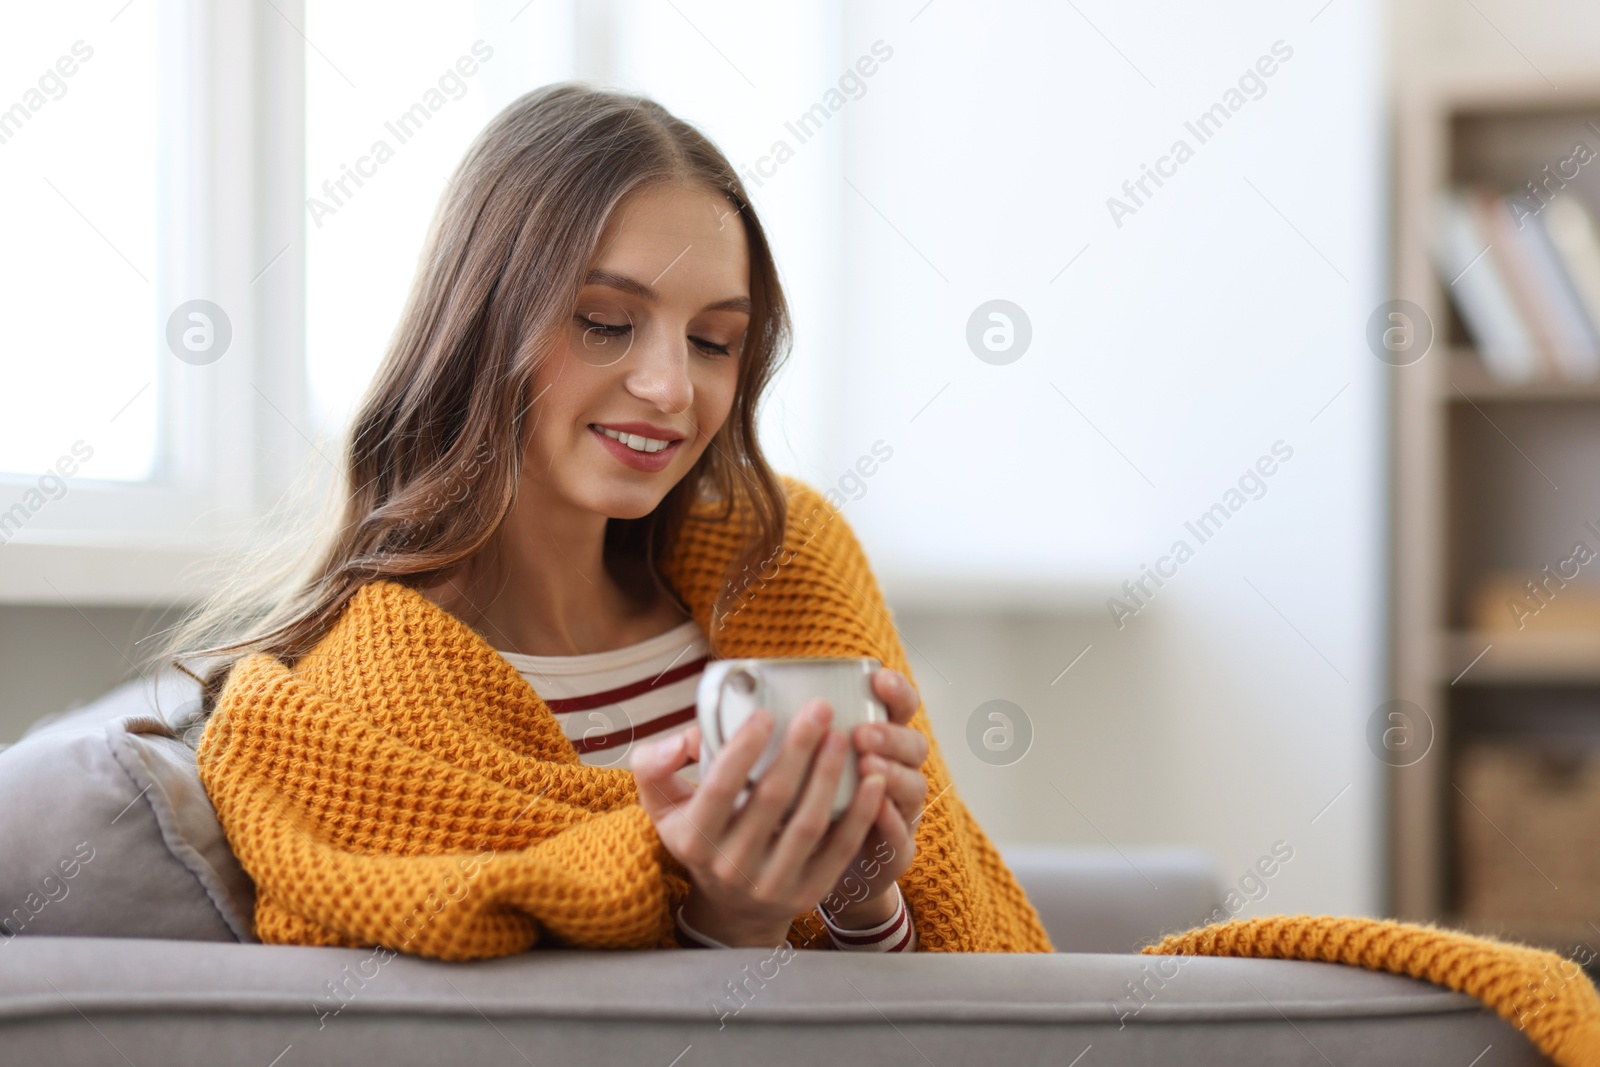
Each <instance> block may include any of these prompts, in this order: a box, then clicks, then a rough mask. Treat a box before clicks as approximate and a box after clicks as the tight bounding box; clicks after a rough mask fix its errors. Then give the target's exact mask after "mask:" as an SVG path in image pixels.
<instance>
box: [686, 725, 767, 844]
mask: <svg viewBox="0 0 1600 1067" xmlns="http://www.w3.org/2000/svg"><path fill="white" fill-rule="evenodd" d="M772 730H773V720H772V714H771V712H769V711H767V710H766V709H765V708H757V709H756V711H755V712H754V714H752V715H751V716H750V718H748V719H746V720H745V721H744V723H743V724H742V725H741V726H740V727H739V729H737V730H735V731H734V734H733V736H732V737H731V738H729V739H728V741H727V743H726V744H724V745H723V746H722V748H721V749H720V750H718V752H717V756H716V758H715V759H713V760H712V761H711V767H710V770H708V771H706V772H704V773H703V774H702V776H701V779H700V788H699V789H696V790H695V791H694V800H693V802H692V818H693V819H694V820H695V825H696V826H698V827H700V829H701V831H702V832H703V833H704V834H705V835H706V837H708V838H709V839H711V840H714V841H720V840H722V838H723V835H724V833H725V832H726V830H727V828H728V824H729V823H730V822H732V821H733V818H734V811H733V802H734V800H735V799H736V798H737V797H738V795H739V792H740V791H741V790H742V789H744V787H745V783H746V782H748V781H749V780H750V768H752V767H754V766H755V764H756V760H758V759H760V758H761V753H762V752H763V751H764V750H765V749H766V747H767V740H768V738H769V737H770V736H771V734H772Z"/></svg>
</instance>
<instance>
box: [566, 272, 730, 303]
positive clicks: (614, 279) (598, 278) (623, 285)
mask: <svg viewBox="0 0 1600 1067" xmlns="http://www.w3.org/2000/svg"><path fill="white" fill-rule="evenodd" d="M583 283H584V284H585V285H604V286H606V287H607V288H610V289H617V290H620V291H622V292H624V293H632V294H633V295H634V296H637V297H640V298H642V299H644V300H648V301H649V302H650V303H652V304H654V303H656V302H657V301H658V300H660V299H661V295H660V294H659V293H657V292H656V291H655V290H654V289H652V288H650V287H649V286H648V285H646V284H645V283H644V282H641V281H635V280H634V279H632V278H630V277H628V276H627V275H626V274H618V273H616V272H615V271H609V270H602V269H600V268H598V267H596V268H594V269H593V270H590V271H589V273H588V274H587V275H586V276H585V277H584V279H583ZM702 310H705V311H742V312H744V313H745V314H746V315H749V314H751V313H752V312H753V310H754V308H753V307H752V305H751V303H750V298H749V297H748V296H730V297H727V298H725V299H722V300H718V301H717V302H716V303H714V304H707V305H706V306H705V307H704V308H703V309H702Z"/></svg>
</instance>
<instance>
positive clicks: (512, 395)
mask: <svg viewBox="0 0 1600 1067" xmlns="http://www.w3.org/2000/svg"><path fill="white" fill-rule="evenodd" d="M788 337H789V320H788V315H787V310H786V306H785V303H784V299H783V295H782V291H781V289H780V287H779V284H778V276H777V269H776V267H775V265H774V263H773V260H772V256H771V253H770V250H769V248H768V244H767V240H766V236H765V234H764V232H763V230H762V228H761V224H760V222H759V220H758V219H757V217H756V215H755V212H754V211H753V210H752V209H751V207H750V205H749V203H748V201H747V200H746V198H745V196H744V191H743V188H742V186H741V185H740V182H739V180H738V177H737V175H736V174H735V172H734V170H733V168H732V167H731V166H730V165H729V163H728V161H727V160H726V159H725V158H724V157H723V156H722V154H721V153H720V152H719V151H718V150H717V149H716V148H715V147H714V146H713V145H712V144H711V143H710V142H709V141H708V140H707V139H706V138H705V137H704V136H702V135H701V134H699V133H698V132H697V131H696V130H694V129H693V128H692V127H690V126H688V125H687V124H685V123H683V122H681V121H679V120H678V119H676V118H674V117H673V116H671V115H670V114H668V113H667V112H666V111H665V110H663V109H662V108H661V107H660V106H659V105H657V104H655V103H653V102H652V101H650V100H647V99H644V98H641V97H636V96H628V95H623V94H617V93H611V92H602V91H597V90H593V89H590V88H587V87H584V86H581V85H576V84H570V83H568V84H558V85H552V86H547V87H545V88H543V89H539V90H536V91H534V92H531V93H528V94H526V95H525V96H523V97H521V98H520V99H518V100H516V101H515V102H513V103H512V104H511V105H510V106H508V107H507V108H506V109H505V110H504V111H503V112H502V113H501V114H500V115H499V116H497V117H496V118H495V119H494V120H493V121H492V122H491V123H490V124H489V126H488V127H487V128H486V129H485V130H484V131H483V132H482V133H481V134H480V135H479V137H478V139H477V140H476V141H475V143H474V144H473V145H472V146H471V148H470V149H469V151H468V153H467V156H466V158H465V160H464V161H463V163H462V164H461V166H460V168H459V169H458V171H457V173H456V175H455V177H454V179H453V180H452V182H451V183H450V189H449V191H448V192H447V193H446V195H445V198H444V200H443V202H442V204H441V207H440V210H439V213H438V215H437V216H436V218H435V221H434V225H433V227H432V229H431V231H430V234H429V238H428V242H427V247H426V248H425V250H424V254H423V256H422V263H421V269H420V272H419V275H418V278H417V281H416V283H415V285H414V287H413V290H412V292H411V295H410V300H409V303H408V305H407V307H406V309H405V312H404V314H403V317H402V320H401V323H400V326H399V329H398V330H397V331H396V334H395V337H394V339H393V341H392V343H391V345H390V348H389V350H388V352H387V354H386V358H385V359H384V361H383V363H382V365H381V366H380V368H379V369H378V372H377V374H376V376H375V378H374V381H373V383H372V385H371V387H370V388H369V390H368V392H367V394H366V396H365V397H364V399H363V402H362V404H361V406H360V408H359V410H358V412H357V414H356V417H355V419H354V421H353V424H352V427H351V431H350V438H349V442H348V446H347V449H346V457H345V467H346V471H345V473H346V476H347V483H348V484H347V486H346V497H345V500H344V502H343V516H342V521H341V523H340V524H339V525H338V527H337V528H336V529H334V530H332V531H331V532H330V533H329V534H328V535H327V538H326V542H325V544H324V545H323V546H322V547H321V548H320V550H319V551H318V552H317V553H316V555H315V557H314V559H315V563H314V566H313V567H312V569H311V570H310V572H309V574H308V575H306V576H302V577H300V578H298V579H296V580H295V581H294V583H293V584H291V585H289V586H288V588H292V589H293V590H294V592H293V593H292V595H290V596H288V597H279V596H276V595H274V594H273V593H272V587H271V586H270V585H268V586H267V587H266V588H267V592H266V594H265V595H264V596H261V597H258V598H257V599H255V600H253V601H252V600H251V599H250V598H249V596H248V595H246V596H245V597H244V599H243V600H240V599H239V598H238V597H236V596H235V595H233V594H229V593H223V594H219V596H218V597H217V598H216V600H215V601H214V602H213V603H212V604H210V605H208V607H207V609H206V610H205V611H204V612H203V613H202V614H201V615H200V616H199V617H198V618H197V619H195V620H191V621H190V623H189V624H188V625H187V626H186V627H185V628H184V630H183V631H181V632H180V633H179V634H178V635H176V637H175V639H174V641H173V643H172V649H171V651H172V652H173V653H174V654H177V653H182V654H185V655H190V656H196V657H208V658H210V659H211V660H212V662H211V663H210V664H209V665H208V666H207V667H206V669H205V670H204V672H203V677H202V678H201V680H202V683H203V707H204V710H205V711H206V712H207V713H209V715H210V719H209V721H208V722H207V724H206V727H205V733H204V736H203V738H202V740H201V743H200V746H199V760H200V767H201V778H202V781H203V782H204V784H205V787H206V790H207V792H208V794H209V795H210V797H211V799H212V802H213V804H214V805H215V806H216V809H217V813H218V817H219V819H220V820H221V822H222V825H223V828H224V830H225V831H226V832H227V834H228V838H229V842H230V844H231V845H232V846H233V848H234V851H235V852H236V854H237V855H238V856H239V859H240V861H241V863H242V864H243V866H244V868H245V870H246V871H247V872H249V873H250V875H251V876H252V878H253V879H254V880H255V882H256V887H257V908H256V920H255V921H256V931H257V933H258V935H259V936H260V937H261V938H262V939H263V940H265V941H275V942H283V943H295V944H338V945H353V946H354V945H368V944H378V945H381V946H385V947H387V948H390V949H395V950H401V951H410V952H415V953H419V954H423V955H430V956H436V957H440V958H453V959H466V958H476V957H483V956H493V955H503V954H506V953H509V952H516V951H520V950H522V949H525V948H528V947H530V946H532V945H534V944H537V943H541V942H545V941H549V942H555V943H562V944H571V945H585V946H592V947H672V946H685V947H687V946H700V945H709V946H755V945H761V946H772V945H775V944H779V943H781V942H783V941H785V940H787V941H788V943H789V944H791V945H794V946H795V947H810V948H834V949H840V950H846V951H910V950H915V949H918V948H920V949H923V950H935V951H1036V952H1048V951H1050V947H1051V946H1050V943H1049V940H1048V938H1047V936H1046V935H1045V933H1044V930H1043V928H1042V926H1041V925H1040V923H1039V920H1038V916H1037V914H1036V912H1035V911H1034V910H1033V908H1032V906H1031V905H1030V904H1029V903H1028V901H1027V899H1026V897H1025V896H1024V895H1023V893H1022V891H1021V890H1020V888H1019V887H1018V886H1017V884H1016V882H1015V880H1014V878H1013V877H1012V875H1011V873H1010V871H1009V870H1007V868H1006V867H1005V865H1004V864H1003V863H1002V862H1001V860H1000V858H999V855H998V853H997V852H996V851H995V849H994V847H993V845H992V844H991V843H990V841H989V840H988V838H987V837H986V836H985V835H984V833H983V831H982V830H981V828H980V827H978V825H977V824H976V822H975V821H973V819H972V817H971V815H970V814H969V813H968V812H967V810H966V809H965V807H964V806H963V805H962V803H961V801H960V800H959V798H958V797H957V796H956V794H955V793H954V792H953V791H952V790H951V789H950V784H949V778H948V774H947V772H946V770H945V767H944V763H943V760H942V758H941V757H940V755H939V752H938V747H937V744H936V743H935V741H934V738H933V735H932V733H931V732H930V730H929V728H928V724H927V720H926V715H925V714H924V713H923V712H922V711H921V708H920V703H921V702H920V700H919V698H918V696H917V694H916V691H915V689H914V688H913V686H912V684H911V682H910V680H909V671H908V668H907V666H906V663H905V655H904V651H903V649H902V648H901V646H900V643H899V641H898V640H897V638H896V635H895V632H894V629H893V626H892V624H891V622H890V620H889V616H888V613H887V611H886V610H885V608H884V606H883V602H882V598H881V596H880V595H879V592H878V589H877V585H876V583H875V581H874V580H873V578H872V574H871V571H870V569H869V568H868V567H867V564H866V561H865V558H864V557H863V556H862V554H861V550H860V546H859V544H858V543H857V542H856V540H855V537H854V535H853V533H852V532H851V531H850V529H849V527H848V525H847V524H846V523H845V521H844V520H843V519H842V518H841V517H839V515H838V513H837V512H836V511H835V509H834V508H833V507H832V505H831V504H829V503H828V502H827V501H826V500H825V499H824V498H823V497H822V496H821V495H820V494H818V493H817V492H816V491H815V490H813V489H811V488H810V487H809V486H806V485H804V484H803V483H801V482H799V481H797V480H795V479H793V478H789V477H781V478H780V477H779V476H777V475H775V474H774V473H773V472H772V471H771V469H770V468H769V467H768V465H767V463H766V461H765V460H764V458H763V457H762V455H761V451H760V448H759V446H758V444H757V442H756V434H755V420H756V410H757V406H758V403H759V400H760V397H761V393H762V391H763V389H764V388H765V386H766V384H767V383H768V382H769V381H770V380H771V377H772V375H773V373H774V371H775V369H776V365H777V362H778V360H779V359H780V358H781V357H782V356H783V354H784V353H785V351H786V347H787V342H788ZM277 588H280V589H281V588H283V586H278V587H277ZM241 622H243V623H247V624H248V625H246V626H245V628H244V634H243V636H239V635H238V633H237V630H238V629H239V627H240V625H241ZM230 627H232V631H231V632H232V636H233V637H234V639H233V640H229V641H203V640H200V639H198V638H197V636H196V635H200V634H214V633H218V632H225V631H229V628H230ZM197 646H198V647H197ZM764 655H779V656H784V655H787V656H839V655H845V656H875V657H877V658H878V659H879V660H880V661H881V662H883V663H884V664H885V665H886V666H885V669H883V670H881V671H879V672H877V673H876V675H875V676H874V678H873V680H872V685H873V687H874V691H875V692H876V693H877V694H878V695H879V697H880V698H881V699H882V700H883V701H884V703H885V705H886V707H887V708H888V709H889V718H890V722H889V723H888V724H883V725H879V726H867V725H862V726H859V727H858V728H857V729H856V730H855V731H854V732H853V734H852V736H850V737H846V736H845V735H844V734H843V733H842V732H841V731H839V730H837V729H832V728H830V726H829V719H830V714H831V712H830V709H828V707H827V706H826V703H825V702H823V701H814V702H813V703H812V705H811V706H808V709H806V710H808V711H809V714H802V715H799V716H797V717H796V719H795V721H794V723H793V724H792V726H791V729H790V730H789V732H788V735H787V736H786V738H785V740H784V743H783V749H782V754H781V756H780V757H779V759H778V760H777V761H776V763H774V764H773V766H772V768H771V769H770V770H769V771H768V772H767V773H766V774H764V775H763V776H762V778H761V779H760V781H759V783H758V785H757V786H756V788H755V789H754V790H753V791H752V801H751V802H750V803H748V804H746V805H744V806H743V807H742V808H740V809H739V810H737V811H735V810H734V800H735V797H736V795H737V794H738V792H739V791H740V789H741V787H742V786H743V785H744V783H745V781H746V779H747V773H748V771H749V769H750V767H751V766H752V764H753V763H754V762H755V759H756V758H757V756H758V755H759V754H760V752H761V750H762V749H763V747H764V746H765V743H766V736H767V732H768V731H769V729H770V726H771V722H770V718H771V717H770V716H769V715H767V714H766V713H765V712H762V713H759V714H758V715H756V716H754V717H753V718H752V719H751V720H750V722H749V723H747V724H746V725H745V726H744V727H743V728H742V729H741V730H740V731H739V732H738V733H737V734H736V735H735V736H734V737H733V738H731V739H730V741H729V744H728V745H727V746H726V747H725V748H724V750H723V751H722V752H721V753H719V755H718V758H717V759H716V761H715V762H714V764H713V765H712V766H711V767H710V768H709V770H708V771H707V772H706V773H705V775H704V780H703V781H700V780H699V777H700V776H699V774H698V771H699V768H698V767H697V766H696V765H695V762H694V761H695V758H696V754H697V753H698V751H699V743H700V739H699V734H698V727H696V726H695V725H694V724H693V723H692V721H690V720H691V719H692V711H693V709H692V705H693V693H694V687H695V683H696V680H697V678H698V676H699V673H700V670H701V669H702V668H703V667H704V665H705V663H706V661H707V660H708V659H709V658H713V657H715V658H725V657H734V656H764ZM174 662H177V663H178V665H179V666H180V668H181V667H182V663H181V661H179V660H178V659H176V658H174ZM597 708H600V709H603V711H604V714H603V715H602V716H600V721H598V722H595V721H593V720H592V719H586V718H585V716H586V715H592V714H593V713H594V712H595V709H597ZM646 737H648V738H649V741H648V742H644V741H643V740H642V739H643V738H646ZM635 741H639V742H640V743H639V744H638V745H636V746H632V747H631V748H630V746H631V745H632V743H633V742H635ZM852 744H853V745H854V747H855V749H856V750H857V752H858V753H859V754H860V767H861V772H862V779H861V784H860V786H859V787H858V789H857V792H856V795H855V797H854V800H853V802H852V804H851V806H850V808H849V809H848V811H847V812H846V813H845V814H844V815H843V816H842V817H840V818H839V819H838V821H837V822H835V823H832V824H830V822H829V819H828V808H829V803H830V800H831V798H832V796H833V793H834V788H835V785H836V784H837V781H838V776H839V774H840V773H841V768H842V766H843V763H844V760H845V754H846V751H847V749H848V748H849V747H850V746H851V745H852ZM624 755H626V756H627V758H628V764H629V766H628V767H626V768H625V767H623V766H620V765H619V764H620V763H621V762H622V757H623V756H624ZM797 796H798V798H799V799H798V802H797V805H796V807H795V810H794V812H793V814H792V815H791V817H789V818H788V819H787V820H782V819H781V815H782V813H783V812H784V811H785V810H786V808H787V807H788V806H789V803H790V802H791V800H793V799H794V798H795V797H797Z"/></svg>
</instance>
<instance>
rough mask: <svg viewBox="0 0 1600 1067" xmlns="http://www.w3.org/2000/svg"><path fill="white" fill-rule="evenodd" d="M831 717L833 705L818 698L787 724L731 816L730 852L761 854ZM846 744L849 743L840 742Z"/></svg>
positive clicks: (821, 739)
mask: <svg viewBox="0 0 1600 1067" xmlns="http://www.w3.org/2000/svg"><path fill="white" fill-rule="evenodd" d="M832 719H833V708H832V707H830V706H829V705H828V702H827V701H826V700H822V699H820V698H818V699H816V700H812V701H809V702H807V703H806V704H805V705H804V706H803V707H802V708H801V709H800V714H798V715H796V716H795V717H794V721H793V722H791V723H790V724H789V733H788V736H787V737H785V738H784V741H783V748H782V749H781V750H780V751H779V753H778V758H777V759H776V760H774V761H773V763H772V765H771V766H769V767H768V768H767V769H766V770H765V771H763V772H762V774H761V781H759V782H757V783H756V785H755V787H754V788H753V789H752V790H751V794H750V800H749V802H748V803H746V804H745V806H744V808H743V810H741V811H740V812H739V814H738V815H737V816H736V817H735V822H734V827H733V832H732V834H731V835H730V840H731V842H732V847H731V848H730V849H729V852H730V854H732V855H735V856H742V857H757V856H760V855H763V854H765V852H766V850H767V846H768V844H769V843H770V842H771V840H772V836H773V834H774V833H776V832H777V829H778V823H779V822H781V821H782V819H783V817H784V813H785V812H786V811H788V810H789V808H790V805H791V803H792V802H793V801H794V798H795V794H796V793H798V792H799V791H800V785H801V782H802V781H804V779H805V777H806V769H807V767H808V766H809V765H810V763H811V757H812V754H813V753H814V752H815V751H816V750H817V748H818V747H819V746H820V745H821V743H822V741H823V739H824V738H825V737H826V736H827V735H828V734H829V733H841V734H842V731H837V730H830V729H829V726H828V723H829V722H831V721H832ZM844 743H845V744H846V745H848V744H849V742H848V741H847V740H846V741H845V742H844Z"/></svg>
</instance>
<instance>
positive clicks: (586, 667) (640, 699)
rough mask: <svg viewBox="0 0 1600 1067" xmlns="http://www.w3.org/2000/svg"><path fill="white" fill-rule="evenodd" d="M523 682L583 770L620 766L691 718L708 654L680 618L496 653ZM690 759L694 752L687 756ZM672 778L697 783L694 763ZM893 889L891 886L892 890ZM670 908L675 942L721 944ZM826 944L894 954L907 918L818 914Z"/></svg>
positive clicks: (694, 628) (906, 936) (905, 934)
mask: <svg viewBox="0 0 1600 1067" xmlns="http://www.w3.org/2000/svg"><path fill="white" fill-rule="evenodd" d="M496 651H499V652H500V655H501V656H503V657H505V660H506V662H508V663H510V664H511V666H513V667H515V668H516V670H517V673H518V674H520V675H522V677H523V678H524V679H526V680H527V682H528V684H529V685H531V686H532V687H533V691H534V692H535V693H537V694H538V695H539V699H541V700H543V701H544V702H545V705H546V706H547V707H549V709H550V711H551V712H552V713H553V714H554V715H555V717H556V721H557V722H559V723H561V728H562V731H563V732H564V733H565V734H566V737H567V740H569V741H571V742H572V747H573V748H575V749H577V750H578V759H579V761H581V762H582V763H584V764H586V765H588V766H591V767H621V768H624V769H625V768H627V766H628V758H627V757H628V752H629V750H630V749H631V747H632V746H633V744H634V743H635V742H643V741H645V739H647V738H648V739H649V740H650V741H651V742H652V743H653V742H654V741H656V740H659V739H660V738H664V737H670V736H672V735H673V734H680V733H683V732H684V731H686V730H688V729H689V726H690V725H691V724H692V723H693V722H694V721H695V695H696V690H697V689H698V688H699V685H700V676H701V674H703V673H704V672H705V668H706V664H707V663H710V662H711V660H712V659H713V658H715V657H714V656H712V654H711V646H710V644H709V642H707V641H706V636H705V633H704V632H703V631H702V630H701V629H700V624H699V623H697V622H695V621H694V620H693V619H687V620H685V621H684V622H683V623H681V624H679V625H678V626H675V627H673V628H672V629H670V630H668V631H667V632H666V633H663V634H658V635H657V636H655V637H652V638H648V639H647V640H644V641H640V642H638V643H637V644H632V645H628V646H626V647H624V648H616V649H612V650H610V651H608V652H592V653H588V654H586V655H582V656H528V655H524V654H523V653H520V652H506V651H504V650H498V649H497V650H496ZM695 755H696V756H697V757H698V755H699V754H698V753H695ZM678 777H680V778H682V779H683V780H684V781H686V782H689V783H690V784H692V785H699V784H700V764H699V763H689V764H686V765H685V766H683V767H682V768H680V769H679V770H678ZM896 889H898V887H896ZM682 912H683V909H682V908H681V907H680V908H679V909H678V915H677V923H678V943H679V944H680V945H685V946H704V947H716V948H727V947H728V946H727V945H724V944H723V943H722V942H720V941H717V940H715V939H713V938H709V937H707V936H706V935H704V934H701V933H699V932H698V931H695V930H694V929H692V928H691V927H689V926H688V924H686V923H685V922H684V921H683V914H682ZM823 922H824V925H826V927H827V929H828V936H829V937H830V938H831V939H832V941H833V946H834V948H836V949H839V950H841V951H844V952H901V951H904V950H905V947H906V944H907V943H908V942H909V941H910V939H911V917H910V912H909V910H908V909H906V907H905V902H904V898H903V897H902V898H901V901H900V905H899V908H898V910H897V911H896V912H895V914H894V916H892V917H891V918H890V919H889V920H888V921H886V922H885V923H883V924H881V925H880V926H877V927H874V928H873V929H871V930H864V931H855V930H844V929H842V928H840V927H837V926H835V925H834V924H833V922H832V918H831V916H829V915H828V914H827V912H826V911H824V912H823Z"/></svg>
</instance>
